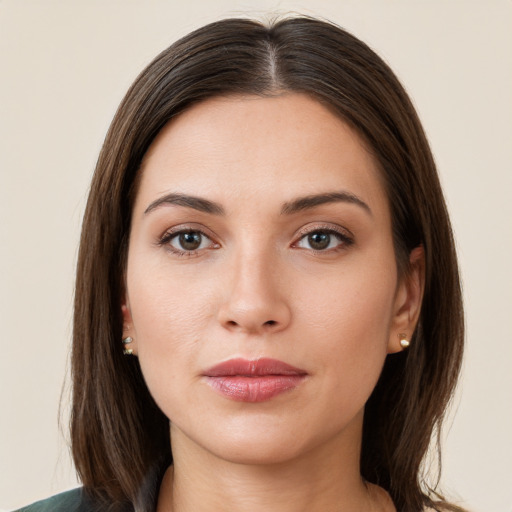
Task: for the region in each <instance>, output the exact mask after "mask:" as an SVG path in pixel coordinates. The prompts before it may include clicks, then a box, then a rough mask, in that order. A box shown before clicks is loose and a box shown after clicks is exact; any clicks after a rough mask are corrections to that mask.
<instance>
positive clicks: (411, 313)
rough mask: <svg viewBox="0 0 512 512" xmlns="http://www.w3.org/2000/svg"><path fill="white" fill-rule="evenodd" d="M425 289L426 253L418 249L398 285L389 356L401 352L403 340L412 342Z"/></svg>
mask: <svg viewBox="0 0 512 512" xmlns="http://www.w3.org/2000/svg"><path fill="white" fill-rule="evenodd" d="M424 288H425V252H424V250H423V247H422V246H419V247H416V248H415V249H413V250H412V251H411V254H410V256H409V269H408V272H407V273H406V275H404V276H403V277H402V279H401V281H400V283H399V285H398V288H397V291H396V294H395V301H394V305H393V318H392V322H391V329H390V332H389V341H388V354H393V353H395V352H400V351H401V350H403V349H404V347H403V346H402V345H401V344H400V341H401V340H402V339H406V340H407V341H411V338H412V335H413V333H414V330H415V329H416V324H417V323H418V318H419V316H420V311H421V303H422V300H423V291H424Z"/></svg>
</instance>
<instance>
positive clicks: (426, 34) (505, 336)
mask: <svg viewBox="0 0 512 512" xmlns="http://www.w3.org/2000/svg"><path fill="white" fill-rule="evenodd" d="M269 11H279V12H287V11H299V12H305V13H310V14H318V15H321V16H324V17H326V18H329V19H332V20H333V21H336V22H337V23H339V24H341V25H342V26H344V27H345V28H347V29H349V30H351V31H352V32H354V33H355V34H356V35H358V36H359V37H361V38H363V39H364V40H365V41H366V42H368V43H369V44H370V45H371V46H373V47H374V48H375V49H376V50H377V51H378V52H379V53H380V54H381V55H382V56H383V57H384V58H385V59H386V60H387V61H388V62H389V63H390V64H391V66H392V67H393V68H394V69H395V70H396V72H397V73H398V75H399V76H400V78H401V79H402V81H403V82H404V84H405V86H406V87H407V88H408V90H409V91H410V93H411V95H412V97H413V99H414V102H415V104H416V105H417V108H418V110H419V112H420V115H421V117H422V119H423V121H424V125H425V128H426V131H427V133H428V135H429V138H430V140H431V143H432V146H433V150H434V153H435V155H436V158H437V161H438V164H439V169H440V173H441V178H442V181H443V183H444V186H445V191H446V196H447V200H448V203H449V207H450V210H451V214H452V217H453V223H454V227H455V231H456V235H457V239H458V247H459V253H460V260H461V265H462V272H463V278H464V287H465V298H466V306H467V327H468V348H467V357H466V360H465V369H464V376H463V380H462V385H461V390H462V393H461V394H460V395H459V396H458V398H457V400H456V407H455V408H454V409H458V410H457V414H456V419H455V420H454V421H453V424H452V427H451V429H450V431H449V432H447V434H446V442H445V446H444V466H443V469H444V476H443V483H444V487H445V488H446V489H447V491H448V492H449V493H451V495H452V496H455V497H457V496H460V497H461V499H462V500H464V501H465V503H466V504H467V505H468V506H469V507H470V508H472V509H473V510H475V511H482V512H483V511H485V512H512V441H511V435H512V412H511V408H512V371H511V363H512V335H511V329H510V321H511V317H512V271H511V266H512V265H511V264H512V257H511V255H512V201H511V199H510V198H511V193H512V168H511V167H512V92H511V91H512V2H511V1H509V0H502V1H499V0H491V1H489V0H485V1H484V0H481V1H455V0H446V1H441V0H438V1H428V0H423V1H421V0H416V1H410V0H409V1H408V0H380V1H377V0H373V1H372V0H363V1H348V0H347V1H344V0H324V1H322V0H316V1H313V0H310V1H302V2H301V1H281V2H279V1H272V0H268V1H263V0H262V1H256V0H252V1H245V2H244V1H236V0H224V1H220V0H215V1H211V0H210V1H208V0H187V1H186V2H182V1H179V2H178V1H155V0H153V1H150V0H125V1H114V0H102V1H98V0H95V1H92V0H82V1H80V0H76V1H74V0H67V1H66V0H60V1H56V0H39V1H36V0H33V1H29V0H10V1H8V0H3V1H2V0H0V73H1V75H0V219H1V221H0V269H1V271H0V280H1V281H0V379H1V384H0V415H1V416H0V509H5V510H8V509H10V508H12V507H17V506H20V505H22V504H25V503H27V502H31V501H34V500H36V499H40V498H43V497H45V496H48V495H50V494H52V493H55V492H57V491H60V490H63V489H65V488H68V487H70V486H73V485H75V484H76V481H75V479H74V476H73V470H72V467H71V464H70V462H69V457H68V450H67V445H66V442H65V438H64V436H63V434H62V433H61V432H60V431H59V428H58V424H57V418H58V408H59V398H60V394H61V386H62V382H63V380H64V376H65V374H66V371H67V366H66V365H67V356H68V351H69V338H70V324H71V301H72V292H73V269H74V265H75V259H76V247H77V240H78V235H79V228H80V222H81V215H82V211H83V207H84V202H85V197H86V193H87V187H88V182H89V179H90V176H91V172H92V170H93V166H94V163H95V159H96V157H97V154H98V151H99V148H100V145H101V142H102V139H103V136H104V134H105V132H106V129H107V127H108V124H109V121H110V119H111V117H112V115H113V113H114V111H115V109H116V107H117V104H118V103H119V101H120V100H121V97H122V95H123V94H124V92H125V90H126V89H127V87H128V86H129V84H130V83H131V82H132V80H133V79H134V78H135V76H136V74H137V73H138V72H139V71H140V70H141V69H142V67H143V66H144V65H145V64H147V63H148V62H149V60H150V59H151V58H153V57H154V56H155V55H156V54H157V53H158V52H159V51H160V50H162V49H163V48H164V47H166V46H168V45H169V44H170V43H171V42H172V41H173V40H175V39H176V38H177V37H178V36H181V35H184V34H185V33H187V32H189V31H190V30H191V29H193V28H196V27H197V26H200V25H202V24H204V23H206V22H209V21H213V20H215V19H218V18H220V17H224V16H233V15H237V14H240V13H249V14H253V15H257V16H261V15H262V14H264V13H266V12H269ZM66 397H67V392H66V391H65V392H64V400H63V404H64V411H63V412H64V421H63V424H64V431H65V425H66V422H67V417H66V406H67V400H66Z"/></svg>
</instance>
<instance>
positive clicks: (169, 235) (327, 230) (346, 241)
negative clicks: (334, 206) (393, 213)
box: [157, 225, 354, 257]
mask: <svg viewBox="0 0 512 512" xmlns="http://www.w3.org/2000/svg"><path fill="white" fill-rule="evenodd" d="M186 233H197V234H199V235H200V236H201V237H204V238H206V239H208V240H210V242H211V246H210V247H204V248H202V249H195V250H190V251H187V250H180V249H177V248H176V247H173V246H172V245H171V243H170V242H171V241H172V240H173V239H175V238H176V237H178V236H180V235H183V234H186ZM314 233H323V234H326V235H329V236H332V235H334V236H335V238H336V239H337V240H338V241H339V242H340V243H339V244H338V245H337V246H336V247H334V248H330V249H323V250H319V249H313V248H310V249H307V250H309V251H312V252H313V253H314V254H326V253H332V252H337V251H340V250H343V249H346V248H348V247H350V246H351V245H353V244H354V238H353V235H352V234H351V233H350V232H348V230H342V229H341V228H338V229H336V228H334V227H332V225H323V226H314V227H313V228H304V229H302V230H301V231H300V232H299V238H298V239H297V241H295V242H293V244H292V247H295V248H300V247H297V245H298V244H299V243H300V242H301V241H302V240H304V239H305V238H306V237H308V236H311V235H312V234H314ZM349 233H350V234H349ZM201 243H202V241H201ZM157 245H159V246H162V247H165V248H166V249H167V250H169V251H170V252H172V253H173V254H175V255H177V256H179V257H193V256H197V255H198V254H199V253H200V252H201V251H203V250H205V249H217V248H218V247H220V245H219V244H218V243H215V242H213V241H212V239H211V237H210V236H208V235H207V234H206V233H205V232H204V231H202V230H201V229H198V228H193V227H180V228H177V229H172V230H170V231H166V232H165V233H164V235H163V236H162V237H161V238H160V239H159V240H158V242H157Z"/></svg>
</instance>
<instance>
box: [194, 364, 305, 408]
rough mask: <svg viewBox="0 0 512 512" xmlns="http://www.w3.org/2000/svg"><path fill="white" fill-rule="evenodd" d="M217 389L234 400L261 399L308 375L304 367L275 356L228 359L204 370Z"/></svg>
mask: <svg viewBox="0 0 512 512" xmlns="http://www.w3.org/2000/svg"><path fill="white" fill-rule="evenodd" d="M203 375H204V377H205V379H206V382H207V383H208V384H209V385H210V387H211V388H212V389H213V390H214V391H216V392H217V393H219V394H221V395H223V396H224V397H226V398H228V399H231V400H234V401H237V402H264V401H266V400H270V399H271V398H273V397H275V396H277V395H280V394H281V393H284V392H286V391H290V390H292V389H294V388H296V387H297V386H298V385H299V384H300V383H301V382H302V381H303V380H304V379H305V378H306V376H307V372H306V371H305V370H301V369H300V368H295V367H294V366H291V365H289V364H287V363H284V362H283V361H279V360H277V359H268V358H262V359H256V360H253V361H250V360H247V359H230V360H229V361H224V362H222V363H220V364H218V365H215V366H213V367H212V368H210V369H208V370H206V371H205V372H204V374H203Z"/></svg>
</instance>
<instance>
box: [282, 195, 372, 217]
mask: <svg viewBox="0 0 512 512" xmlns="http://www.w3.org/2000/svg"><path fill="white" fill-rule="evenodd" d="M328 203H350V204H355V205H357V206H360V207H361V208H363V210H365V211H366V212H367V213H369V214H370V215H372V210H371V209H370V207H369V206H368V205H367V204H366V203H365V202H364V201H363V200H362V199H360V198H359V197H357V196H356V195H354V194H352V193H350V192H345V191H341V192H327V193H323V194H314V195H310V196H306V197H299V198H298V199H295V200H293V201H290V202H288V203H285V204H284V205H283V208H282V209H281V214H282V215H292V214H294V213H297V212H300V211H303V210H309V209H311V208H315V207H316V206H320V205H322V204H328Z"/></svg>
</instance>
